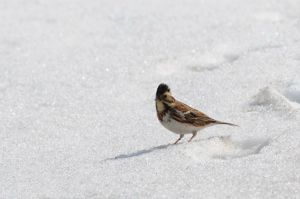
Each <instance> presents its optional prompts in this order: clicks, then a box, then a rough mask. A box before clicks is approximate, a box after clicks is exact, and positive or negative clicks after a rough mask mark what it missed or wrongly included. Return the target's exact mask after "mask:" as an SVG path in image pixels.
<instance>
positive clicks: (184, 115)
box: [172, 102, 216, 126]
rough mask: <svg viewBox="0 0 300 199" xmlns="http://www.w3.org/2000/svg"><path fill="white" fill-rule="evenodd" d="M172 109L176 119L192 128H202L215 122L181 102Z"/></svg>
mask: <svg viewBox="0 0 300 199" xmlns="http://www.w3.org/2000/svg"><path fill="white" fill-rule="evenodd" d="M172 108H173V109H174V110H175V111H176V115H177V118H180V121H181V122H184V123H190V124H193V125H194V126H204V125H207V124H210V123H214V122H216V120H214V119H212V118H210V117H208V116H207V115H205V114H204V113H202V112H200V111H198V110H196V109H193V108H191V107H189V106H188V105H186V104H184V103H181V102H180V103H177V104H176V105H175V106H173V107H172Z"/></svg>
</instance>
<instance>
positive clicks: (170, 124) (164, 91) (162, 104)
mask: <svg viewBox="0 0 300 199" xmlns="http://www.w3.org/2000/svg"><path fill="white" fill-rule="evenodd" d="M155 102H156V112H157V118H158V120H159V121H160V123H161V124H162V125H163V126H164V127H165V128H166V129H168V130H169V131H172V132H173V133H176V134H180V137H179V139H178V140H177V141H176V142H175V143H174V144H177V142H179V140H181V139H182V138H183V136H184V135H185V134H193V136H192V137H191V138H190V139H189V142H190V141H192V139H193V138H194V137H195V136H196V135H197V132H198V131H200V130H202V129H204V128H206V127H209V126H212V125H215V124H227V125H231V126H237V125H235V124H231V123H227V122H220V121H217V120H214V119H212V118H210V117H208V116H207V115H205V114H203V113H201V112H200V111H198V110H196V109H193V108H191V107H189V106H188V105H186V104H184V103H182V102H180V101H177V100H176V99H175V98H174V97H173V96H172V94H171V91H170V88H169V87H168V85H166V84H160V85H159V86H158V88H157V91H156V98H155Z"/></svg>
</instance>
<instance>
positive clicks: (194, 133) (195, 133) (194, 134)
mask: <svg viewBox="0 0 300 199" xmlns="http://www.w3.org/2000/svg"><path fill="white" fill-rule="evenodd" d="M196 135H197V132H193V136H192V137H191V139H189V142H190V141H192V139H193V138H194V137H196Z"/></svg>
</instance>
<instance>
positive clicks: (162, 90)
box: [156, 83, 170, 99]
mask: <svg viewBox="0 0 300 199" xmlns="http://www.w3.org/2000/svg"><path fill="white" fill-rule="evenodd" d="M165 92H170V88H169V86H168V85H167V84H163V83H162V84H160V85H159V86H158V88H157V91H156V99H160V96H161V95H162V94H164V93H165Z"/></svg>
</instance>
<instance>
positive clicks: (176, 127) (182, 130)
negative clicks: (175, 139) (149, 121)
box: [160, 114, 211, 134]
mask: <svg viewBox="0 0 300 199" xmlns="http://www.w3.org/2000/svg"><path fill="white" fill-rule="evenodd" d="M160 123H161V124H162V125H163V126H164V127H165V128H166V129H168V130H169V131H172V132H173V133H177V134H189V133H193V132H198V131H200V130H202V129H204V128H206V127H208V126H210V125H211V124H209V125H206V126H200V127H196V126H192V125H188V124H184V123H180V122H177V121H176V120H174V119H172V118H170V117H169V114H167V115H166V116H165V117H163V122H160Z"/></svg>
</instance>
